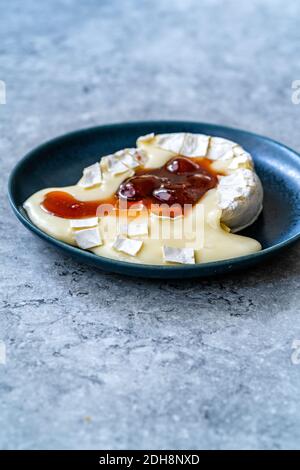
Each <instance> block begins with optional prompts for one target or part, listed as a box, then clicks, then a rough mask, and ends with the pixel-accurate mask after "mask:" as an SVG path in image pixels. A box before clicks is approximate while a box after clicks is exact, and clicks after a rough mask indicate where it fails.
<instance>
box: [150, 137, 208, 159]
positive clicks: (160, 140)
mask: <svg viewBox="0 0 300 470" xmlns="http://www.w3.org/2000/svg"><path fill="white" fill-rule="evenodd" d="M209 139H210V137H209V136H208V135H204V134H191V133H189V132H178V133H173V134H160V135H158V136H156V145H157V146H158V147H160V148H162V149H163V150H168V151H170V152H173V153H176V154H178V155H183V156H185V157H191V158H192V157H205V155H206V152H207V148H208V144H209Z"/></svg>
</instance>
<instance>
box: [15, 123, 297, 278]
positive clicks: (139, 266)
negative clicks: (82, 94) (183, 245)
mask: <svg viewBox="0 0 300 470" xmlns="http://www.w3.org/2000/svg"><path fill="white" fill-rule="evenodd" d="M157 124H160V125H161V124H165V125H168V124H172V125H178V126H179V125H185V126H189V125H191V126H194V125H198V126H205V127H211V128H213V129H216V128H217V129H220V130H222V131H224V132H226V131H234V132H239V133H243V134H244V135H248V136H251V137H255V138H256V139H260V140H263V141H269V142H270V143H272V144H273V145H274V144H275V145H276V146H278V147H280V148H284V149H285V150H288V151H289V152H291V154H292V155H291V156H293V157H295V159H296V158H298V159H300V153H298V152H296V151H295V150H293V149H292V148H291V147H288V146H287V145H285V144H282V143H280V142H279V141H276V140H274V139H272V138H270V137H266V136H264V135H261V134H257V133H255V132H251V131H245V130H243V129H239V128H235V127H230V126H223V125H219V124H213V123H209V122H198V121H182V120H151V121H126V122H116V123H110V124H103V125H101V124H100V125H97V126H91V127H85V128H82V129H77V130H73V131H70V132H65V133H63V134H60V135H58V136H56V137H54V138H52V139H49V140H47V141H45V142H43V143H42V144H40V145H38V146H37V147H35V148H33V149H32V150H30V151H29V152H27V153H26V154H25V155H24V156H23V157H22V158H21V159H20V160H19V161H18V162H17V163H16V164H15V166H14V167H13V169H12V170H11V172H10V175H9V178H8V200H9V203H10V205H11V207H12V209H13V212H14V214H15V215H16V216H17V218H18V219H19V220H20V222H21V223H22V224H23V225H24V226H25V227H26V228H28V229H29V230H30V231H32V232H34V233H35V234H36V235H38V236H39V237H40V238H42V239H44V240H46V241H47V242H48V243H50V244H52V245H56V246H57V247H58V248H60V249H62V250H63V251H66V252H69V254H72V255H74V256H76V257H77V258H78V256H79V257H83V258H87V259H88V260H89V261H91V264H94V265H95V264H99V267H101V265H107V268H108V269H109V266H110V265H111V267H112V269H111V271H114V269H113V267H114V266H115V267H116V266H117V267H120V268H127V269H128V270H130V269H133V270H134V271H138V270H141V271H149V272H153V271H154V270H155V271H158V272H161V273H164V272H174V271H180V272H182V271H189V272H195V274H196V273H197V272H198V271H199V272H201V271H207V270H212V271H213V270H214V268H219V267H224V268H226V267H230V268H233V267H235V266H239V265H242V264H243V263H247V261H251V260H255V261H259V260H260V259H261V258H264V257H266V256H268V255H270V254H272V253H273V252H276V251H279V250H281V249H283V248H285V247H287V246H288V245H290V244H292V243H294V242H296V241H297V240H299V239H300V231H299V232H298V233H296V234H295V235H293V236H291V237H289V238H287V239H286V240H284V241H282V242H279V243H276V244H275V245H272V246H270V247H268V248H263V249H262V250H261V251H258V252H255V253H251V254H249V255H244V256H238V257H235V258H227V259H223V260H217V261H210V262H207V263H197V264H193V265H180V264H178V265H166V266H165V265H159V264H144V263H134V262H131V261H121V260H117V259H113V258H107V257H105V256H99V255H96V254H94V253H93V252H90V251H83V250H81V249H80V248H78V247H75V246H73V245H69V244H68V243H65V242H63V241H61V240H57V239H56V238H54V237H52V236H51V235H48V234H47V233H46V232H44V231H43V230H41V229H40V228H38V227H37V226H36V225H34V224H33V222H31V220H30V219H29V218H27V217H25V216H24V215H23V214H22V212H21V210H20V207H18V205H17V204H16V203H15V201H14V196H13V191H14V189H13V186H14V179H15V175H16V173H17V172H18V171H19V169H20V168H21V167H22V166H23V165H24V164H26V162H27V161H28V160H30V159H31V158H32V156H33V155H34V154H36V153H39V152H40V151H42V150H43V149H44V148H45V147H47V146H49V145H52V144H55V143H58V142H59V141H61V140H64V139H65V138H72V137H73V136H76V135H77V134H79V133H89V132H95V131H97V130H99V129H104V130H105V129H107V130H108V129H110V128H112V127H113V128H118V127H119V128H122V127H124V126H129V127H135V126H137V125H140V126H143V125H145V126H151V125H153V126H155V125H157ZM101 158H102V157H101ZM97 261H98V263H97ZM178 274H180V273H178Z"/></svg>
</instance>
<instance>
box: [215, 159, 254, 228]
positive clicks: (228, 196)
mask: <svg viewBox="0 0 300 470" xmlns="http://www.w3.org/2000/svg"><path fill="white" fill-rule="evenodd" d="M217 195H218V205H219V207H220V208H221V209H222V219H221V220H222V222H223V223H225V224H226V225H227V226H228V227H230V229H231V231H232V232H238V231H239V230H242V229H243V228H245V227H247V226H248V225H251V224H252V223H253V222H254V221H255V220H256V219H257V217H258V216H259V214H260V212H261V210H262V201H263V188H262V184H261V182H260V179H259V177H258V176H257V174H256V173H255V172H254V171H252V170H249V169H247V168H238V169H237V170H236V171H234V172H232V173H231V174H230V175H228V176H223V177H221V178H220V181H219V185H218V187H217Z"/></svg>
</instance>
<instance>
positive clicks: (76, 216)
mask: <svg viewBox="0 0 300 470" xmlns="http://www.w3.org/2000/svg"><path fill="white" fill-rule="evenodd" d="M262 204H263V189H262V185H261V182H260V179H259V177H258V176H257V174H256V172H255V169H254V164H253V160H252V157H251V155H250V154H249V153H248V152H246V151H245V150H244V149H243V148H242V147H241V146H240V145H239V144H237V143H235V142H232V141H229V140H226V139H223V138H220V137H210V136H208V135H203V134H191V133H183V132H179V133H173V134H158V135H155V134H154V133H152V134H148V135H146V136H141V137H139V138H138V139H137V142H136V147H135V148H126V149H122V150H119V151H117V152H115V153H114V154H111V155H106V156H103V157H102V158H101V160H100V161H97V162H95V163H93V164H92V165H90V166H89V167H87V168H85V169H83V173H82V177H81V178H80V180H79V181H78V182H77V183H76V184H75V185H73V186H68V187H64V188H46V189H42V190H40V191H38V192H36V193H35V194H33V195H32V196H30V197H29V198H28V199H27V201H26V202H25V203H24V208H25V210H26V211H27V214H28V216H29V217H30V219H31V220H32V222H33V223H34V224H35V225H37V226H38V227H39V228H40V229H41V230H43V231H44V232H46V233H47V234H49V235H51V236H52V237H54V238H56V239H58V240H61V241H63V242H65V243H68V244H70V245H74V246H77V247H79V248H81V249H83V250H90V251H92V252H93V253H95V254H96V255H99V256H105V257H108V258H113V259H118V260H122V261H128V262H135V263H143V264H155V265H172V264H195V263H206V262H210V261H217V260H223V259H228V258H234V257H239V256H243V255H248V254H251V253H254V252H256V251H259V250H261V245H260V243H259V242H258V241H256V240H254V239H252V238H249V237H245V236H242V235H238V234H237V232H239V231H240V230H242V229H244V228H245V227H247V226H249V225H251V224H252V223H253V222H254V221H255V220H256V219H257V217H258V216H259V214H260V212H261V210H262Z"/></svg>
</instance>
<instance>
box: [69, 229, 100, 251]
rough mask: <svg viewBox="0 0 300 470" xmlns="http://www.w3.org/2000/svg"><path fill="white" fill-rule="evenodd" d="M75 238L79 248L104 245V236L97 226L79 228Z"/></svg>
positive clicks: (85, 248) (86, 248)
mask: <svg viewBox="0 0 300 470" xmlns="http://www.w3.org/2000/svg"><path fill="white" fill-rule="evenodd" d="M74 238H75V241H76V243H77V245H78V246H79V248H83V249H84V250H88V249H89V248H94V247H96V246H100V245H102V238H101V236H100V232H99V230H98V228H97V227H95V228H87V229H84V230H78V231H76V232H74Z"/></svg>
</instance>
